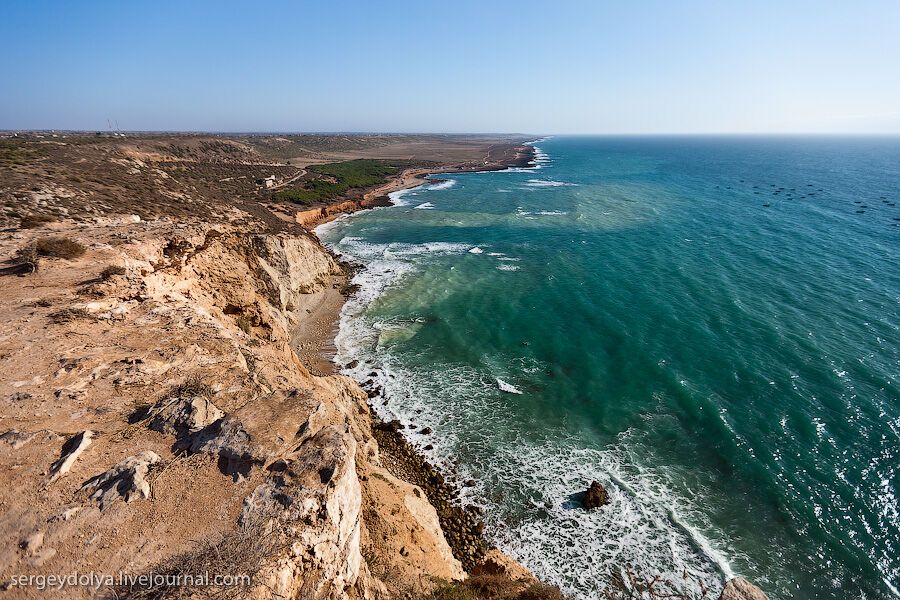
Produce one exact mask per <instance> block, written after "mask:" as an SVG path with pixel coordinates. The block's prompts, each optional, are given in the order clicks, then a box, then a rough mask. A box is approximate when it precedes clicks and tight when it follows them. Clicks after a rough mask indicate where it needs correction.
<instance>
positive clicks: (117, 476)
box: [81, 450, 162, 510]
mask: <svg viewBox="0 0 900 600" xmlns="http://www.w3.org/2000/svg"><path fill="white" fill-rule="evenodd" d="M161 461H162V459H161V458H160V457H159V455H158V454H157V453H156V452H153V451H151V450H145V451H143V452H141V453H140V454H136V455H134V456H129V457H128V458H126V459H125V460H123V461H122V462H120V463H118V464H116V465H114V466H113V467H112V468H111V469H109V470H108V471H105V472H103V473H100V474H99V475H97V476H95V477H91V478H90V479H88V480H87V481H85V482H84V485H82V486H81V491H89V492H91V496H90V497H91V500H94V501H96V502H97V504H99V505H100V510H105V509H106V508H107V507H108V506H110V505H111V504H112V503H113V502H114V501H116V500H117V499H119V498H122V499H124V500H125V502H131V501H132V500H134V499H136V498H149V497H150V482H148V481H147V473H149V471H150V467H151V465H155V464H157V463H159V462H161Z"/></svg>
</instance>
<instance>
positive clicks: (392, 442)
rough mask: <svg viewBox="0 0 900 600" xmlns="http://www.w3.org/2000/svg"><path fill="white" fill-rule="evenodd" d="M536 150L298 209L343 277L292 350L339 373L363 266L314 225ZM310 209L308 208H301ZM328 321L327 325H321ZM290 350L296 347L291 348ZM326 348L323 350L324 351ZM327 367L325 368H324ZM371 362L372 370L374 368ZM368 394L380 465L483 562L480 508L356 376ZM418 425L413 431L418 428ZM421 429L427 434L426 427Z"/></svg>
mask: <svg viewBox="0 0 900 600" xmlns="http://www.w3.org/2000/svg"><path fill="white" fill-rule="evenodd" d="M537 157H538V150H537V149H536V148H535V147H534V146H533V145H532V144H526V145H523V146H519V147H516V148H515V156H514V159H513V160H511V161H510V160H507V161H503V162H494V161H492V162H490V163H487V162H486V164H484V165H481V166H472V165H460V166H458V167H449V168H439V169H435V168H416V169H407V170H404V171H402V172H401V173H400V174H398V175H396V176H394V177H393V178H392V179H391V180H390V181H388V182H386V183H385V184H382V185H381V186H378V187H376V188H374V189H372V190H369V191H368V192H366V193H365V194H364V195H363V199H362V200H360V201H343V202H338V203H334V204H332V205H329V206H326V207H321V208H319V209H313V210H315V211H320V215H319V218H317V219H314V220H312V221H306V222H301V221H300V219H299V214H302V213H298V223H300V224H301V225H303V227H304V228H306V229H308V230H309V231H311V232H312V233H313V235H315V237H316V239H317V240H318V241H319V244H320V245H321V246H322V247H323V248H324V249H325V251H326V252H328V254H329V255H330V256H331V257H332V258H333V259H334V260H335V261H336V262H337V263H338V264H340V265H341V266H342V267H343V268H344V274H343V275H342V276H341V277H342V278H343V280H342V281H341V282H340V285H337V284H333V286H334V287H335V288H340V301H330V302H326V303H322V304H320V305H319V307H318V308H317V310H314V311H313V312H312V313H310V315H309V317H310V319H311V320H312V321H313V322H314V323H317V324H318V325H317V327H315V328H313V329H307V330H305V331H304V332H303V333H300V331H299V330H298V331H297V332H295V334H294V338H295V339H301V338H302V339H303V340H304V346H303V347H302V352H298V355H299V356H300V357H301V360H303V362H304V363H305V364H306V366H307V368H310V367H312V368H315V369H317V370H319V371H321V372H322V373H323V374H332V373H339V372H341V370H342V369H344V368H346V367H347V366H346V365H338V364H336V362H335V337H336V335H337V333H338V330H339V327H340V320H341V316H342V310H343V307H344V304H345V302H346V301H347V300H348V299H349V298H350V297H351V296H352V294H353V293H354V292H355V289H354V287H353V286H352V284H351V283H350V282H351V281H352V279H353V276H354V274H355V273H356V272H357V270H358V269H362V268H363V267H362V266H361V265H358V264H351V263H348V262H346V261H345V260H344V259H343V258H342V257H341V256H340V255H338V254H337V253H335V252H334V251H333V250H331V249H330V248H328V247H327V246H326V245H325V244H324V243H322V241H321V240H320V239H319V238H318V235H317V234H316V232H315V228H317V227H319V226H320V225H324V224H325V223H329V222H331V221H334V220H335V219H337V218H339V217H341V216H343V215H347V214H352V213H354V212H358V211H361V210H369V209H372V208H379V207H387V206H393V205H394V204H393V202H392V201H391V200H390V198H389V194H391V193H393V192H398V191H401V190H406V189H412V188H415V187H419V186H421V185H423V184H424V183H426V182H427V181H428V180H427V179H426V178H427V177H428V176H430V175H443V174H454V173H475V172H485V171H502V170H505V169H508V168H527V167H532V166H536V162H535V159H536V158H537ZM306 212H310V211H306ZM324 323H328V324H330V326H329V327H325V326H323V324H324ZM295 349H296V348H295ZM326 352H327V353H328V354H327V355H326V354H325V353H326ZM329 367H330V368H329ZM376 368H377V367H376V365H372V369H373V370H374V369H376ZM357 384H358V385H360V387H362V389H363V390H364V391H365V392H366V394H367V396H368V404H369V408H370V414H371V419H372V422H373V435H374V437H375V439H376V440H377V442H378V444H379V448H380V454H381V457H382V459H383V463H384V466H385V468H387V470H388V471H389V472H390V473H391V474H392V475H394V476H395V477H397V478H399V479H402V480H404V481H406V482H408V483H411V484H414V485H418V486H419V487H420V488H421V489H422V490H423V491H424V492H425V496H426V498H427V499H428V501H429V503H430V504H431V505H432V506H434V508H435V510H436V511H437V515H438V519H439V526H440V528H441V530H442V531H443V533H444V537H445V538H446V540H447V543H448V545H449V546H450V549H451V551H452V553H453V556H454V557H455V558H456V559H457V560H459V561H460V563H462V565H463V568H464V569H465V570H466V572H469V573H474V571H473V569H476V567H477V565H479V564H480V563H481V562H483V561H484V559H485V557H486V555H488V553H489V552H490V551H491V549H492V548H493V545H492V544H491V543H490V542H489V541H488V539H487V537H486V536H485V524H484V521H483V520H482V518H481V513H480V509H479V508H478V507H476V506H474V505H468V504H464V503H462V502H461V501H460V500H459V499H460V495H461V491H462V487H463V483H462V482H460V481H457V479H458V478H457V477H455V476H454V474H451V473H442V472H441V470H440V469H438V468H437V467H436V466H435V465H433V464H431V463H430V462H429V461H428V460H427V459H426V457H425V455H424V454H423V453H422V452H421V451H419V450H418V449H417V448H416V447H415V446H414V445H413V444H412V443H411V442H410V440H409V439H408V438H407V437H406V435H405V434H404V431H406V429H405V426H404V425H403V424H401V423H400V422H399V421H384V420H382V419H381V418H380V417H379V415H378V412H377V410H375V406H374V404H375V402H376V401H378V400H381V399H382V398H383V396H382V394H383V390H382V389H381V388H380V387H379V386H378V385H377V383H375V382H374V381H373V380H371V379H369V380H367V381H357ZM423 431H424V430H422V431H419V433H422V432H423ZM425 433H430V430H428V431H426V432H425Z"/></svg>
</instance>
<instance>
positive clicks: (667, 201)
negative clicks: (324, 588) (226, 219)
mask: <svg viewBox="0 0 900 600" xmlns="http://www.w3.org/2000/svg"><path fill="white" fill-rule="evenodd" d="M535 145H536V147H537V148H538V154H537V159H536V161H535V164H534V165H533V166H532V167H529V168H513V169H509V170H506V171H499V172H484V173H467V174H451V175H437V176H434V177H433V181H431V182H428V183H427V184H425V185H423V186H421V187H418V188H415V189H412V190H404V191H402V192H396V193H394V194H392V198H393V200H394V201H395V203H396V205H395V206H393V207H388V208H379V209H375V210H370V211H365V212H361V213H356V214H353V215H351V216H348V217H345V218H342V219H339V220H338V221H335V222H332V223H328V224H326V225H324V226H322V227H320V228H319V229H318V233H319V235H320V237H321V238H322V239H323V241H324V242H325V243H326V244H328V245H329V246H330V247H331V248H332V249H333V250H335V251H336V252H338V253H340V254H342V255H344V256H345V257H347V258H348V259H350V260H353V261H356V262H358V263H361V264H362V265H364V266H365V269H364V270H361V271H360V272H359V273H358V274H357V275H356V277H355V281H356V283H358V284H359V285H360V291H359V293H358V294H357V295H356V296H355V297H353V298H352V299H351V300H350V301H349V302H348V303H347V304H346V305H345V307H344V309H343V313H342V317H341V324H340V331H339V334H338V337H337V340H336V345H337V348H338V354H337V358H336V360H337V362H338V363H339V364H342V365H344V364H347V363H350V361H352V360H358V361H360V364H359V365H358V366H357V367H356V368H354V369H345V370H344V372H345V373H347V374H349V375H352V376H354V377H356V378H357V379H359V380H360V381H363V380H365V379H368V378H369V376H368V374H369V372H370V371H373V370H376V371H377V373H378V375H377V377H376V379H377V380H378V381H379V382H380V384H381V385H383V387H384V389H385V394H386V401H385V402H384V403H382V402H381V401H380V400H379V401H378V403H377V405H376V407H375V408H376V410H377V412H379V413H380V414H381V416H383V417H385V418H399V419H401V420H402V421H403V422H405V423H407V424H413V425H415V426H417V427H419V428H421V427H423V426H427V427H430V428H431V429H432V430H433V433H431V434H430V435H422V434H419V433H410V434H409V435H410V439H411V440H412V441H413V442H414V443H415V444H416V445H417V446H419V447H420V448H424V446H425V445H426V444H430V445H432V446H433V448H432V449H430V450H427V451H424V452H425V454H426V455H427V456H428V457H429V458H430V459H431V460H432V461H434V462H435V463H436V464H439V465H443V466H444V467H445V468H446V469H447V472H455V473H458V477H459V478H460V479H461V480H468V479H473V480H475V482H476V485H475V486H474V487H465V488H463V490H464V491H463V495H464V497H465V499H466V501H467V502H471V503H475V504H478V505H479V506H481V507H483V509H484V511H485V518H486V521H487V525H488V527H487V534H488V536H489V538H490V541H491V542H493V543H495V544H497V545H498V546H499V547H500V548H502V549H503V550H505V551H506V552H508V553H509V554H510V555H512V556H514V557H515V558H517V559H519V560H520V561H521V562H523V563H524V564H525V565H526V566H528V567H529V568H531V569H532V570H533V571H534V572H535V573H536V574H537V575H539V576H540V577H541V578H543V579H545V580H546V581H548V582H551V583H554V584H557V585H559V586H560V587H561V588H562V589H563V590H564V591H566V592H568V593H571V594H572V595H573V596H574V597H576V598H584V599H587V598H596V597H597V595H598V594H599V593H602V592H603V591H604V590H607V589H609V588H608V586H609V585H610V582H611V581H613V580H614V579H615V578H616V577H617V576H618V577H624V578H626V579H627V578H628V577H630V576H633V577H635V578H642V579H647V578H652V577H655V576H657V575H659V576H661V577H662V578H663V579H664V580H666V581H668V582H669V584H668V585H669V586H670V587H671V589H675V590H678V591H680V592H682V593H687V594H693V595H695V596H699V595H701V594H702V593H703V590H704V589H706V590H708V594H709V597H712V598H715V597H717V596H718V591H719V590H720V589H721V586H722V582H723V581H724V579H726V578H728V577H732V576H734V575H744V576H746V577H747V578H749V579H750V580H751V581H753V582H754V583H756V584H757V585H759V586H760V587H761V588H762V589H763V590H764V591H766V592H767V593H768V594H769V597H770V598H782V599H784V598H818V599H823V598H853V599H860V598H872V599H874V598H896V597H898V596H900V593H898V591H897V590H898V588H900V513H898V510H900V507H898V500H897V493H898V487H900V478H898V469H900V380H898V378H900V343H898V342H900V331H898V329H900V318H898V317H900V138H896V137H868V138H866V137H551V138H547V139H542V140H539V141H537V142H535ZM592 480H597V481H599V482H600V483H602V484H603V486H605V487H606V489H607V490H608V492H609V495H610V503H609V504H608V505H607V506H605V507H603V508H601V509H597V510H594V511H591V512H587V511H585V510H583V509H582V508H581V507H580V505H579V502H578V493H579V492H582V491H583V490H584V489H585V488H586V487H587V486H588V484H589V483H590V482H591V481H592ZM629 574H630V575H629Z"/></svg>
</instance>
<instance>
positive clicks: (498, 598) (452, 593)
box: [421, 575, 566, 600]
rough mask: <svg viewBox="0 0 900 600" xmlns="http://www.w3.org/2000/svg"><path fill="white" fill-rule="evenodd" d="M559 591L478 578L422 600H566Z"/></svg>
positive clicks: (444, 586) (490, 577)
mask: <svg viewBox="0 0 900 600" xmlns="http://www.w3.org/2000/svg"><path fill="white" fill-rule="evenodd" d="M565 598H566V597H565V596H564V595H563V593H562V592H561V591H560V590H559V588H557V587H554V586H551V585H546V584H543V583H535V584H532V585H526V584H524V583H522V582H521V581H515V580H512V579H509V578H508V577H503V576H500V575H476V576H473V577H469V578H468V579H466V580H465V581H454V582H450V583H443V584H441V585H438V586H437V587H436V588H435V589H434V590H433V591H432V592H431V593H429V594H427V595H425V596H423V597H422V598H421V600H565Z"/></svg>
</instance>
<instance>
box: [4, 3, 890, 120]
mask: <svg viewBox="0 0 900 600" xmlns="http://www.w3.org/2000/svg"><path fill="white" fill-rule="evenodd" d="M0 73H2V75H0V129H78V130H106V129H107V128H108V122H112V123H113V125H115V122H116V121H117V122H118V125H119V128H120V129H121V130H127V131H138V130H154V131H175V130H180V131H225V132H239V131H281V132H305V131H307V132H312V131H328V132H333V131H346V132H350V131H368V132H376V131H377V132H452V133H464V132H495V133H501V132H505V133H513V132H516V133H535V134H564V133H607V134H622V133H637V134H650V133H853V132H858V133H900V1H898V0H887V1H867V0H856V1H851V0H842V1H837V0H834V1H832V0H819V1H806V0H777V1H771V0H752V1H751V0H747V1H744V2H738V1H736V0H715V1H712V0H710V1H699V0H697V1H695V0H658V1H656V0H646V1H640V0H633V1H622V0H610V1H606V0H593V1H584V2H582V1H565V0H558V1H556V2H549V1H547V0H543V1H541V2H531V1H528V0H518V1H516V2H504V1H499V0H496V1H494V0H484V1H480V2H469V1H467V0H458V1H455V2H453V3H447V2H429V1H428V0H424V1H423V0H420V1H419V2H390V1H387V0H385V1H383V2H372V1H360V2H349V1H346V2H345V1H340V0H332V1H328V2H301V1H296V0H295V1H290V2H287V1H285V2H281V1H271V2H267V1H264V0H257V1H255V2H250V1H245V2H244V1H242V2H238V1H231V0H216V1H208V0H185V1H179V2H174V1H172V2H170V1H167V0H157V1H153V2H151V1H142V0H134V1H121V0H118V1H115V2H101V1H97V2H89V1H84V2H72V1H69V0H65V1H42V0H30V1H23V2H16V1H12V0H10V1H6V2H2V3H0Z"/></svg>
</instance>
